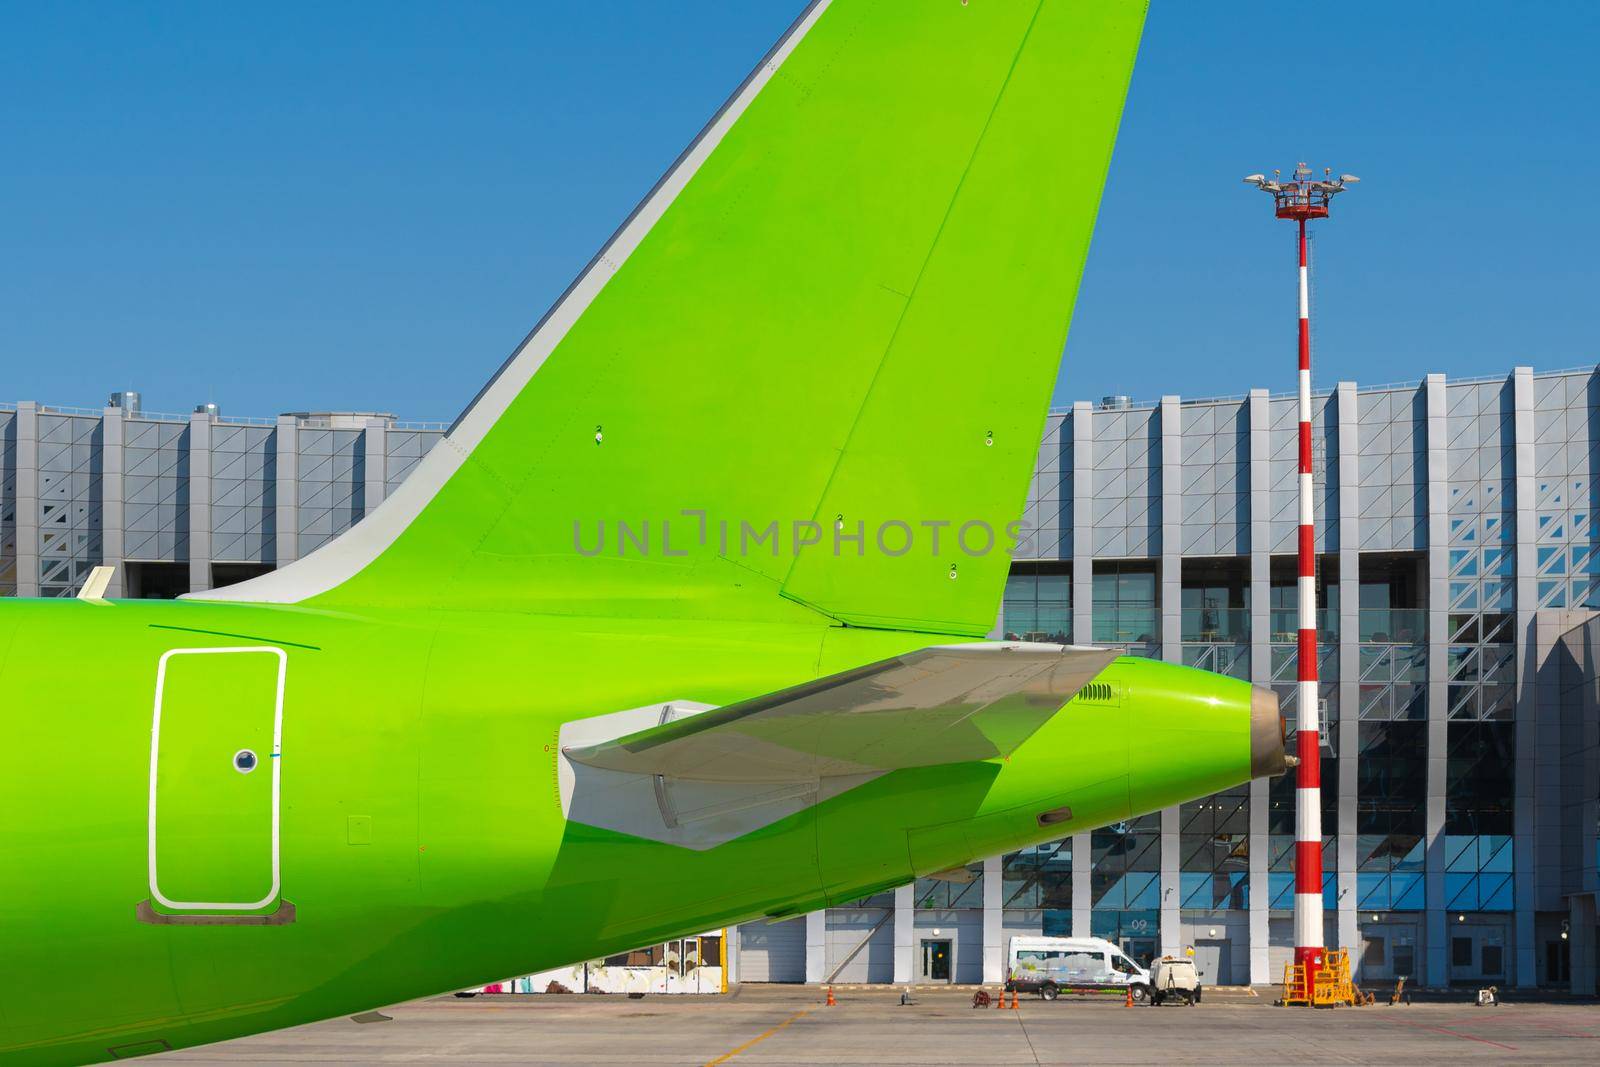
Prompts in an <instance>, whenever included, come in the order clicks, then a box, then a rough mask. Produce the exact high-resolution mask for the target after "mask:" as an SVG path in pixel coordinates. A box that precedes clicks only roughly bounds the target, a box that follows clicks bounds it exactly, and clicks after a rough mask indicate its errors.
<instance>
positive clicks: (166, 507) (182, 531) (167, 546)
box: [123, 419, 189, 563]
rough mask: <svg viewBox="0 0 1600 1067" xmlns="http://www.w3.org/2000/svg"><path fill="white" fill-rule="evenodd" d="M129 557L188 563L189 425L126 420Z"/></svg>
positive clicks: (125, 462) (125, 467) (126, 533)
mask: <svg viewBox="0 0 1600 1067" xmlns="http://www.w3.org/2000/svg"><path fill="white" fill-rule="evenodd" d="M123 436H124V441H125V444H124V447H123V456H124V459H123V462H124V473H123V498H124V500H125V505H124V506H125V509H126V516H125V519H124V526H125V530H126V532H125V534H124V537H125V539H126V541H125V543H126V552H127V558H128V559H132V560H150V561H164V562H169V563H181V562H186V561H187V560H188V558H189V424H188V423H187V422H156V421H152V420H148V419H126V420H124V421H123Z"/></svg>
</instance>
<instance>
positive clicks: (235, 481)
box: [211, 423, 278, 563]
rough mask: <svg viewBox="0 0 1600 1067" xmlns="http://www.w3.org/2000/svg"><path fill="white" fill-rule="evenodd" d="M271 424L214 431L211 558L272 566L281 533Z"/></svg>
mask: <svg viewBox="0 0 1600 1067" xmlns="http://www.w3.org/2000/svg"><path fill="white" fill-rule="evenodd" d="M276 433H277V431H276V429H275V428H274V427H271V426H235V425H228V424H226V423H218V424H216V425H214V426H213V427H212V428H211V452H212V456H211V523H212V545H211V558H212V559H213V560H216V561H218V562H227V563H271V562H272V561H273V548H274V539H275V537H276V535H277V510H278V508H277V505H278V499H277V488H278V486H277V482H278V477H277V472H278V457H277V441H276Z"/></svg>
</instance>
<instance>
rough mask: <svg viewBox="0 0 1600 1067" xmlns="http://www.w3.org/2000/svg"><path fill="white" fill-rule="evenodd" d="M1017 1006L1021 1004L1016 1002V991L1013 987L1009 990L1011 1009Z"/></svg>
mask: <svg viewBox="0 0 1600 1067" xmlns="http://www.w3.org/2000/svg"><path fill="white" fill-rule="evenodd" d="M1019 1007H1021V1005H1020V1004H1018V1003H1017V991H1016V990H1015V989H1013V990H1012V991H1011V1010H1012V1011H1016V1010H1017V1009H1018V1008H1019Z"/></svg>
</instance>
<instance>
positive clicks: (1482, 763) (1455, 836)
mask: <svg viewBox="0 0 1600 1067" xmlns="http://www.w3.org/2000/svg"><path fill="white" fill-rule="evenodd" d="M1514 729H1515V727H1514V726H1513V725H1512V724H1511V723H1509V722H1452V723H1451V724H1450V728H1449V753H1450V754H1449V760H1448V771H1447V774H1446V785H1445V821H1444V853H1445V868H1444V869H1445V876H1444V884H1445V907H1446V908H1447V909H1449V910H1451V911H1454V912H1463V911H1510V910H1511V907H1512V905H1513V903H1514V901H1515V897H1514V890H1515V877H1516V875H1515V872H1514V871H1513V864H1512V849H1511V837H1512V834H1513V833H1514V831H1515V826H1514V823H1513V819H1512V805H1513V803H1514V800H1513V785H1514V777H1513V772H1514V769H1515V760H1514V756H1515V748H1516V737H1515V735H1514V732H1513V731H1514Z"/></svg>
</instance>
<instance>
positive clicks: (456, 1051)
mask: <svg viewBox="0 0 1600 1067" xmlns="http://www.w3.org/2000/svg"><path fill="white" fill-rule="evenodd" d="M837 995H838V1001H839V1003H838V1005H837V1006H836V1007H832V1008H830V1007H826V1006H824V1004H823V992H822V991H821V990H819V989H816V988H814V987H802V986H770V987H762V986H746V987H744V988H743V989H742V990H740V991H739V992H738V993H737V994H736V995H734V996H728V997H703V996H651V997H647V998H645V999H643V1000H629V999H627V998H625V997H615V996H585V995H581V994H574V995H570V996H550V995H513V994H504V995H498V996H479V997H476V998H474V999H471V1000H463V999H456V998H453V997H443V998H437V999H433V1000H424V1001H416V1002H413V1003H410V1004H403V1005H399V1006H397V1007H393V1008H385V1009H384V1011H383V1013H384V1014H385V1015H388V1016H391V1018H390V1020H389V1021H386V1022H368V1023H356V1022H353V1021H351V1020H350V1019H339V1020H334V1021H332V1022H324V1023H316V1024H314V1025H310V1026H302V1027H297V1028H295V1029H292V1030H282V1031H279V1032H277V1033H272V1034H264V1035H261V1036H258V1037H250V1038H243V1039H240V1040H238V1041H230V1042H226V1043H224V1044H220V1045H208V1046H205V1047H203V1048H198V1049H190V1050H185V1051H181V1052H175V1053H169V1054H167V1055H165V1056H161V1057H157V1061H158V1062H168V1061H171V1062H172V1063H174V1064H177V1063H188V1064H196V1063H213V1064H227V1065H235V1067H236V1065H240V1064H281V1063H341V1064H368V1063H373V1064H379V1063H450V1064H496V1063H517V1064H563V1065H570V1064H650V1065H657V1064H660V1065H668V1064H670V1065H688V1064H727V1065H729V1067H743V1065H748V1064H762V1065H769V1067H770V1065H774V1064H784V1065H791V1064H792V1065H809V1064H829V1065H845V1064H919V1065H920V1064H930V1065H932V1064H940V1065H942V1064H952V1065H962V1067H971V1065H980V1064H1026V1065H1032V1067H1037V1065H1042V1064H1068V1063H1071V1064H1084V1063H1107V1064H1146V1063H1148V1064H1163V1065H1165V1064H1239V1063H1258V1064H1265V1063H1277V1062H1295V1063H1401V1062H1403V1063H1405V1064H1408V1065H1416V1064H1460V1063H1463V1062H1482V1063H1588V1064H1594V1063H1600V1006H1597V1005H1595V1004H1592V1003H1591V1004H1576V1003H1516V1002H1513V1003H1510V1004H1503V1005H1501V1006H1500V1007H1497V1008H1494V1007H1486V1008H1479V1007H1474V1006H1472V1005H1471V1004H1469V1003H1467V999H1468V996H1469V994H1468V993H1467V992H1466V991H1463V992H1462V993H1461V995H1460V1002H1459V1003H1431V1004H1414V1005H1411V1006H1409V1007H1405V1006H1397V1007H1387V1006H1383V1005H1378V1006H1374V1007H1366V1008H1348V1007H1346V1008H1337V1009H1316V1010H1312V1009H1307V1008H1275V1007H1273V1006H1272V1004H1271V1001H1270V1000H1269V999H1265V998H1260V997H1251V996H1244V995H1240V994H1234V995H1231V996H1229V995H1223V994H1221V993H1220V992H1219V993H1218V994H1216V995H1213V996H1208V997H1207V998H1206V999H1205V1000H1204V1001H1203V1002H1202V1003H1200V1004H1198V1005H1196V1006H1194V1007H1183V1006H1178V1005H1168V1006H1163V1007H1160V1008H1155V1007H1141V1008H1133V1009H1128V1008H1125V1007H1123V1006H1122V1005H1121V1004H1120V1003H1116V1002H1110V1001H1104V1000H1101V1001H1090V1000H1078V999H1075V998H1063V999H1061V1000H1059V1001H1056V1002H1055V1003H1045V1002H1043V1001H1040V1000H1037V999H1033V998H1029V997H1023V998H1022V1006H1021V1008H1020V1010H1017V1011H1011V1010H1009V1009H1006V1010H995V1009H993V1008H989V1009H974V1008H972V1007H970V1003H971V995H972V991H971V990H970V989H966V990H948V989H946V990H919V991H917V992H916V994H915V996H916V1003H915V1004H914V1005H911V1006H908V1007H907V1006H901V1005H900V1003H899V994H898V992H891V991H887V990H882V989H871V990H866V989H863V990H851V989H846V988H840V989H839V990H838V994H837Z"/></svg>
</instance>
